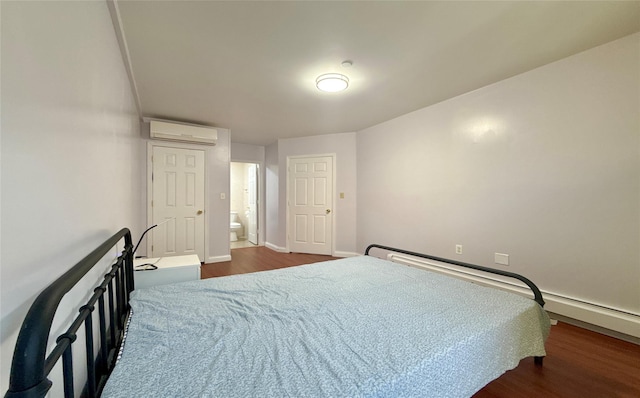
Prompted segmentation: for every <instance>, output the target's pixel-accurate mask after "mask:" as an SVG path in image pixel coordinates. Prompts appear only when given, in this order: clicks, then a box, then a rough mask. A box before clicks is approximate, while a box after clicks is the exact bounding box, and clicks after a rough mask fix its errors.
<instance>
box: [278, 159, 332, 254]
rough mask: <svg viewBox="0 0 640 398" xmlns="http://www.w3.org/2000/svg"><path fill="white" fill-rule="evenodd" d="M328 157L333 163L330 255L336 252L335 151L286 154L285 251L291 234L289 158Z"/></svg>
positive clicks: (288, 249) (289, 248) (288, 245)
mask: <svg viewBox="0 0 640 398" xmlns="http://www.w3.org/2000/svg"><path fill="white" fill-rule="evenodd" d="M324 156H326V157H330V158H331V162H332V163H333V173H332V176H331V178H332V179H333V182H332V188H333V189H332V192H333V195H332V196H331V199H330V204H331V212H332V213H333V222H332V223H331V255H332V256H333V255H334V254H335V252H336V224H337V219H338V217H337V212H336V200H335V199H336V198H335V196H336V154H335V153H320V154H310V155H296V156H287V177H286V179H287V191H286V193H285V195H286V198H285V199H286V206H287V211H286V213H287V219H286V233H287V250H286V251H287V252H289V253H290V252H291V244H290V241H291V236H290V232H291V231H290V230H289V220H290V216H291V214H290V206H289V193H290V189H291V188H290V187H289V177H290V176H289V174H290V173H289V168H290V167H289V164H290V159H306V158H317V157H324Z"/></svg>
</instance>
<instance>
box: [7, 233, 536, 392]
mask: <svg viewBox="0 0 640 398" xmlns="http://www.w3.org/2000/svg"><path fill="white" fill-rule="evenodd" d="M122 239H124V241H125V247H124V250H123V252H122V254H121V255H120V256H118V258H117V259H116V261H115V263H114V264H113V265H112V266H111V270H110V272H108V273H107V274H106V275H105V276H104V279H103V281H102V283H101V284H100V285H99V286H97V287H96V288H95V289H94V290H93V292H94V293H93V295H92V296H91V298H90V299H89V301H88V302H87V303H86V304H84V305H82V306H80V307H79V309H78V311H79V314H78V315H77V317H76V318H75V319H74V321H73V322H72V323H71V326H70V327H69V328H68V329H67V331H66V332H65V333H63V334H61V335H60V336H58V337H57V339H56V346H55V347H54V348H53V350H52V351H51V352H50V353H49V355H48V356H47V343H48V339H49V334H50V330H51V326H52V322H53V317H54V314H55V312H56V309H57V307H58V305H59V303H60V301H61V300H62V297H63V296H64V295H65V294H66V293H68V292H69V291H70V290H71V288H72V287H73V286H74V285H75V284H76V283H77V282H78V281H80V279H81V278H82V277H83V276H84V275H86V274H87V272H88V271H89V270H90V269H91V268H92V267H93V266H94V265H96V264H97V263H98V262H100V260H101V259H102V258H103V257H104V256H105V255H106V254H107V253H108V252H109V251H110V250H112V248H113V247H114V246H115V245H116V244H117V243H118V242H119V241H121V240H122ZM374 248H375V249H381V250H386V251H391V252H396V253H402V254H406V255H409V256H415V257H420V258H425V259H429V260H433V261H438V262H443V263H448V264H453V265H457V266H460V267H465V268H471V269H474V270H479V271H484V272H490V273H493V274H498V275H503V276H507V277H511V278H516V279H518V280H520V281H522V282H524V283H525V284H526V285H527V286H528V287H529V288H530V289H531V290H532V291H533V295H534V300H535V301H536V302H537V303H538V304H539V305H540V306H544V300H543V299H542V294H541V293H540V290H539V289H538V287H537V286H536V285H535V284H534V283H533V282H531V281H530V280H529V279H527V278H525V277H524V276H522V275H519V274H515V273H511V272H506V271H501V270H496V269H492V268H487V267H482V266H479V265H474V264H468V263H462V262H458V261H453V260H449V259H445V258H440V257H435V256H430V255H426V254H422V253H416V252H412V251H407V250H402V249H396V248H393V247H388V246H382V245H377V244H372V245H370V246H369V247H367V249H366V251H365V255H370V254H369V252H370V250H371V249H374ZM133 253H134V249H133V245H132V241H131V232H130V231H129V229H127V228H123V229H122V230H120V231H119V232H118V233H116V234H115V235H113V236H112V237H111V238H109V239H107V240H106V241H105V242H104V243H103V244H101V245H100V246H99V247H98V248H96V249H95V250H94V251H93V252H91V253H90V254H89V255H87V256H86V257H85V258H84V259H82V260H80V262H78V263H77V264H76V265H74V266H73V267H72V268H71V269H70V270H69V271H67V272H66V273H65V274H63V275H62V276H61V277H60V278H58V279H57V280H55V281H54V282H53V283H52V284H51V285H49V286H48V287H47V288H46V289H45V290H44V291H43V292H42V293H40V295H39V296H38V297H37V298H36V300H35V301H34V303H33V304H32V306H31V308H30V309H29V311H28V313H27V315H26V317H25V320H24V322H23V324H22V327H21V329H20V333H19V335H18V340H17V342H16V347H15V351H14V354H13V362H12V364H11V374H10V381H9V390H8V391H7V392H6V394H5V398H31V397H44V396H45V395H46V394H47V392H48V391H49V389H50V388H51V386H52V382H51V381H50V380H49V379H48V378H47V377H48V376H49V374H50V372H51V370H52V369H53V367H54V365H55V364H56V362H57V361H58V360H59V359H60V357H62V373H63V384H64V396H65V397H66V398H72V397H74V396H75V393H74V382H73V359H72V352H71V347H72V344H73V343H74V342H75V340H76V339H77V335H76V332H77V331H78V330H79V329H80V327H81V326H82V325H83V324H84V328H85V344H84V346H85V350H86V353H87V355H86V358H87V359H86V368H87V381H86V383H85V385H84V388H83V390H82V392H81V395H80V396H82V397H98V396H100V394H101V392H102V389H103V387H104V385H105V383H106V381H107V379H108V377H109V374H110V373H111V371H112V369H113V367H114V366H115V363H116V359H117V355H118V352H119V349H120V346H121V344H122V342H123V339H124V332H125V328H126V322H127V319H128V316H129V313H130V306H129V296H130V294H131V292H132V291H133V289H134V279H133ZM105 300H106V303H105ZM96 302H97V303H98V318H99V343H100V346H99V347H98V349H97V354H96V350H94V344H93V342H94V332H93V315H92V314H93V313H94V311H95V309H96V308H95V304H96ZM542 358H543V357H535V363H536V364H537V365H541V364H542Z"/></svg>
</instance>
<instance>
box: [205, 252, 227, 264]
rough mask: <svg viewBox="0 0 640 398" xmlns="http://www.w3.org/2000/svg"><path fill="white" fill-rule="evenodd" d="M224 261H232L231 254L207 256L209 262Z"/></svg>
mask: <svg viewBox="0 0 640 398" xmlns="http://www.w3.org/2000/svg"><path fill="white" fill-rule="evenodd" d="M223 261H231V255H230V254H228V255H226V256H214V257H209V258H207V263H221V262H223Z"/></svg>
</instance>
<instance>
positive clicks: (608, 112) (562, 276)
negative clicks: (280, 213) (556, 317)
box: [357, 34, 640, 336]
mask: <svg viewBox="0 0 640 398" xmlns="http://www.w3.org/2000/svg"><path fill="white" fill-rule="evenodd" d="M357 153H358V166H357V173H358V208H357V213H358V217H357V225H358V240H357V245H358V249H359V250H361V251H362V250H363V249H364V247H365V246H366V244H368V243H370V242H380V243H384V244H388V245H397V246H400V247H404V248H408V249H413V250H417V251H422V252H428V253H432V254H435V255H439V256H443V257H454V258H455V259H457V260H461V261H468V262H473V263H479V264H482V265H488V266H495V264H494V260H493V257H494V253H495V252H500V253H506V254H509V256H510V262H511V264H510V266H509V267H506V269H507V270H510V271H514V272H518V273H522V274H524V275H527V276H529V277H530V278H531V279H532V280H534V281H535V282H536V283H537V284H538V285H539V286H540V287H541V288H542V289H543V290H545V291H547V292H550V293H553V294H557V295H559V296H564V297H570V298H575V299H578V300H582V301H585V302H587V303H592V304H597V305H601V306H604V307H608V308H611V309H619V310H621V311H623V312H628V313H631V314H635V317H634V316H633V315H629V314H624V313H621V312H616V311H613V312H612V313H611V314H612V315H611V316H613V317H617V316H620V317H627V318H633V319H635V321H633V319H632V323H631V324H627V326H628V328H637V329H635V333H637V334H636V336H640V327H638V326H637V325H639V324H638V323H637V320H638V319H640V318H638V314H640V34H635V35H632V36H628V37H626V38H623V39H621V40H618V41H615V42H612V43H609V44H606V45H603V46H600V47H597V48H594V49H591V50H589V51H586V52H583V53H580V54H577V55H575V56H572V57H569V58H566V59H564V60H561V61H558V62H555V63H552V64H549V65H546V66H544V67H541V68H538V69H535V70H533V71H530V72H527V73H524V74H522V75H519V76H516V77H513V78H511V79H507V80H504V81H501V82H499V83H496V84H493V85H490V86H487V87H484V88H482V89H479V90H476V91H474V92H470V93H468V94H465V95H462V96H460V97H457V98H454V99H451V100H448V101H445V102H442V103H440V104H437V105H434V106H430V107H427V108H424V109H421V110H418V111H416V112H413V113H410V114H407V115H405V116H402V117H399V118H397V119H394V120H390V121H388V122H385V123H382V124H380V125H377V126H374V127H371V128H368V129H366V130H363V131H361V132H359V133H358V139H357ZM456 244H462V245H463V254H462V255H456V254H455V251H454V248H455V245H456ZM633 322H635V323H633ZM601 326H605V327H607V326H612V325H611V324H610V323H608V324H607V325H601ZM614 329H615V328H614ZM623 332H626V333H630V334H632V333H631V332H633V330H631V329H625V330H624V331H623Z"/></svg>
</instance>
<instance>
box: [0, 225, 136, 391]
mask: <svg viewBox="0 0 640 398" xmlns="http://www.w3.org/2000/svg"><path fill="white" fill-rule="evenodd" d="M123 238H124V241H125V247H124V250H123V252H122V254H121V255H120V256H119V257H118V258H117V259H116V261H115V263H114V264H113V265H112V266H111V270H110V272H108V273H107V274H106V275H105V276H104V279H103V281H102V283H101V284H100V285H99V286H97V287H96V288H95V289H94V294H93V295H92V296H91V298H90V299H89V301H88V302H87V303H86V304H85V305H83V306H81V307H80V308H79V314H78V315H77V317H76V318H75V320H74V321H73V323H72V324H71V326H70V327H69V328H68V329H67V331H66V332H65V333H63V334H62V335H60V336H59V337H58V338H57V339H56V346H55V347H54V348H53V350H52V351H51V353H49V355H48V356H47V343H48V339H49V334H50V330H51V325H52V322H53V318H54V314H55V312H56V309H57V308H58V305H59V304H60V301H61V300H62V298H63V297H64V295H65V294H67V293H68V292H69V291H70V290H71V288H73V286H74V285H75V284H76V283H78V282H79V281H80V279H82V277H83V276H84V275H86V274H87V272H88V271H89V270H90V269H91V268H93V266H94V265H96V264H97V263H98V262H100V260H101V259H103V258H104V256H105V255H106V254H107V253H109V252H110V251H111V250H112V249H113V247H114V246H115V245H116V244H117V243H118V242H119V241H120V240H121V239H123ZM133 289H134V282H133V245H132V241H131V232H130V231H129V229H127V228H123V229H121V230H120V231H119V232H117V233H116V234H115V235H113V236H112V237H111V238H109V239H107V240H106V241H105V242H104V243H102V244H101V245H100V246H99V247H97V248H96V249H95V250H94V251H93V252H91V253H90V254H89V255H87V256H86V257H85V258H83V259H82V260H80V262H78V263H77V264H76V265H74V266H73V267H72V268H71V269H69V270H68V271H67V272H65V273H64V274H63V275H62V276H61V277H59V278H58V279H57V280H56V281H54V282H53V283H52V284H51V285H49V286H48V287H47V288H46V289H45V290H44V291H42V293H40V295H39V296H38V297H37V298H36V300H35V301H34V303H33V304H32V305H31V308H30V309H29V311H28V312H27V315H26V317H25V320H24V322H23V323H22V327H21V329H20V333H19V334H18V340H17V342H16V347H15V350H14V353H13V361H12V363H11V374H10V380H9V390H8V391H7V393H6V394H5V397H6V398H27V397H44V396H45V394H46V393H47V391H49V389H50V388H51V385H52V383H51V381H50V380H49V379H48V378H47V377H48V375H49V373H50V372H51V370H52V368H53V366H54V365H55V363H56V362H57V361H58V360H59V359H60V357H62V372H63V380H64V395H65V397H73V396H74V395H75V394H74V391H73V389H74V387H73V360H72V355H71V345H72V344H73V342H74V341H75V340H76V338H77V335H76V332H77V331H78V329H80V327H81V326H82V325H84V328H85V344H84V346H85V349H86V353H87V355H86V358H87V363H86V368H87V379H88V380H87V383H86V385H85V388H84V390H83V392H82V395H83V396H89V397H94V396H98V395H99V393H100V391H101V390H102V387H103V385H104V383H105V382H106V379H107V377H108V375H109V372H110V371H111V369H112V368H113V366H114V364H115V359H116V356H117V352H118V349H119V346H120V343H121V342H122V338H123V337H122V332H123V330H124V327H125V322H126V317H127V315H128V312H129V295H130V293H131V292H132V291H133ZM105 296H106V298H105ZM105 300H106V303H105ZM96 303H98V318H99V325H98V329H99V334H100V336H99V342H100V347H99V348H98V350H97V354H96V352H95V351H94V347H93V344H94V337H93V336H94V332H93V316H92V314H93V312H94V310H95V309H96V307H95V304H96Z"/></svg>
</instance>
